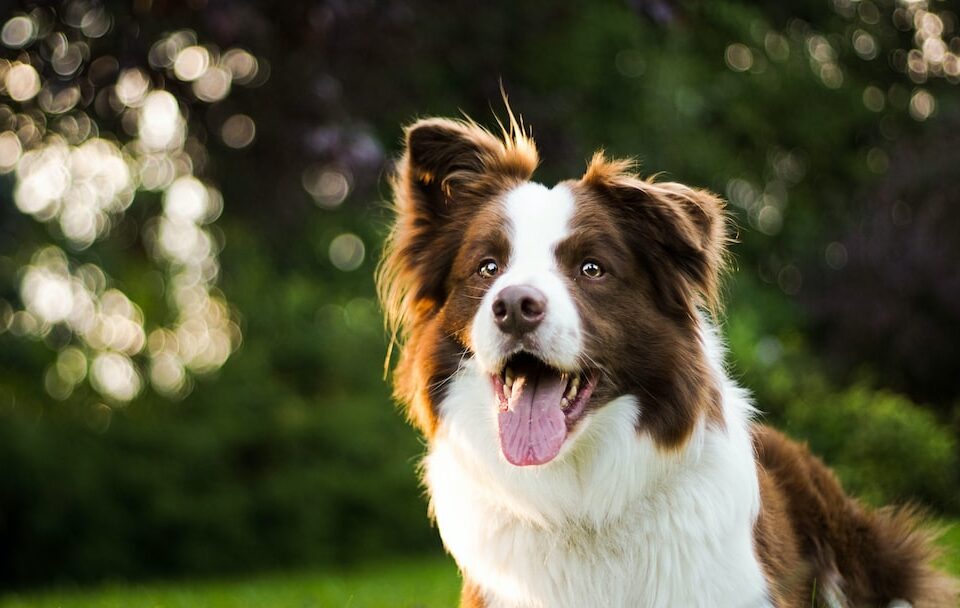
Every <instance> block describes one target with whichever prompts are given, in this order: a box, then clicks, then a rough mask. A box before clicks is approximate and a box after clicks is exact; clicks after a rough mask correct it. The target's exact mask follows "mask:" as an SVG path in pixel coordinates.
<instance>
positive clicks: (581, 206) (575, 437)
mask: <svg viewBox="0 0 960 608" xmlns="http://www.w3.org/2000/svg"><path fill="white" fill-rule="evenodd" d="M501 131H502V134H499V135H494V134H493V133H492V132H490V131H488V130H486V129H484V128H482V127H481V126H479V125H478V124H476V123H475V122H472V121H469V120H448V119H442V118H430V119H425V120H420V121H418V122H416V123H415V124H413V125H411V126H410V127H408V128H407V129H406V148H405V151H404V154H403V157H402V158H401V159H400V161H399V164H398V167H397V171H396V175H395V178H394V184H393V185H394V195H395V201H394V204H395V211H396V222H395V225H394V227H393V231H392V233H391V235H390V238H389V240H388V242H387V245H386V250H385V255H384V259H383V262H382V264H381V267H380V269H379V271H378V283H379V285H378V286H379V291H380V296H381V300H382V303H383V306H384V309H385V313H386V317H387V323H388V326H389V327H390V328H391V329H392V331H393V335H394V338H395V342H396V343H397V344H398V345H399V348H400V353H399V358H398V362H397V365H396V369H395V372H394V386H395V393H396V397H397V399H398V400H399V401H400V402H402V403H403V404H404V405H405V407H406V410H407V412H408V414H409V417H410V420H411V421H412V423H413V424H414V425H415V426H416V427H417V428H418V429H419V430H420V431H421V432H422V433H423V434H424V436H425V437H426V439H427V443H428V449H427V454H426V456H425V458H424V460H423V479H424V483H425V485H426V487H427V489H428V492H429V496H430V509H431V513H432V516H433V517H434V518H435V519H436V522H437V525H438V527H439V530H440V535H441V537H442V539H443V542H444V545H445V546H446V548H447V550H448V551H449V552H450V553H451V554H452V555H453V557H454V558H455V559H456V562H457V564H458V566H459V568H460V571H461V573H462V575H463V581H464V582H463V591H462V596H461V605H462V606H471V607H480V606H483V607H489V608H493V607H501V606H502V607H508V606H509V607H518V608H519V607H529V608H562V607H571V608H590V607H604V608H607V607H634V606H639V607H661V606H662V607H667V608H690V607H697V606H704V607H709V608H717V607H728V606H729V607H739V606H743V607H761V606H763V607H777V608H785V607H796V608H810V607H811V606H820V605H823V606H829V607H860V606H864V607H866V606H870V607H874V606H891V607H894V606H900V607H904V606H914V607H915V608H922V607H928V606H931V607H932V606H944V607H947V606H950V607H953V606H956V605H957V604H956V595H955V583H954V581H953V579H951V578H950V577H949V576H947V575H945V574H943V573H941V572H938V571H937V570H936V569H935V568H934V566H933V565H932V560H933V559H934V558H935V554H936V551H935V549H934V546H933V543H932V539H931V535H930V534H929V533H928V532H925V531H924V530H923V528H922V524H921V522H920V520H919V518H918V517H917V516H916V515H915V514H914V513H913V512H912V511H911V510H909V509H899V510H897V509H884V510H878V511H872V510H869V509H867V508H865V507H863V506H862V505H861V504H860V503H858V502H857V501H856V500H854V499H852V498H850V497H848V496H847V495H846V494H844V492H843V490H842V489H841V487H840V484H839V483H838V481H837V479H836V478H835V477H834V476H833V474H832V473H831V472H830V471H829V470H828V469H827V468H826V467H825V466H824V465H823V463H821V462H820V461H819V460H818V459H817V458H815V457H814V456H812V455H811V454H810V453H809V452H808V451H807V449H806V448H805V447H803V446H801V445H798V444H796V443H794V442H792V441H790V440H789V439H787V438H786V437H784V436H783V435H781V434H780V433H778V432H777V431H775V430H773V429H771V428H768V427H765V426H763V425H760V424H758V423H755V422H753V420H752V417H753V413H754V410H753V407H752V405H751V402H750V397H749V395H748V394H747V393H746V392H745V391H744V390H743V389H742V388H740V387H739V386H737V385H736V383H735V382H734V381H733V380H732V379H731V378H730V376H729V374H728V373H727V371H726V369H725V367H724V362H723V358H724V349H723V346H722V344H721V341H720V339H719V338H718V336H717V332H716V330H715V328H714V326H713V324H712V323H711V320H712V319H713V318H714V316H713V315H712V314H710V311H715V310H716V308H717V306H718V303H717V299H718V282H719V277H720V274H721V272H722V270H723V266H724V256H725V246H726V242H727V240H728V233H727V221H726V218H725V215H724V212H723V204H722V202H721V201H720V200H719V199H718V198H717V197H716V196H714V195H712V194H710V193H708V192H705V191H703V190H698V189H693V188H688V187H686V186H683V185H680V184H676V183H661V182H657V181H655V180H652V179H642V178H641V177H639V176H638V175H636V174H635V173H634V172H633V169H632V166H631V164H630V163H629V162H625V161H619V160H609V159H607V158H606V157H605V156H604V155H603V154H602V153H598V154H596V155H595V156H594V157H593V159H592V160H591V161H590V162H589V165H588V167H587V170H586V173H585V174H584V175H583V177H581V178H580V179H574V180H568V181H564V182H561V183H559V184H557V185H555V186H554V187H552V188H548V187H545V186H543V185H540V184H538V183H536V182H533V181H530V179H531V176H532V174H533V171H534V169H535V167H536V166H537V164H538V163H539V159H538V155H537V151H536V148H535V146H534V143H533V141H532V139H531V138H530V137H529V135H528V134H527V133H526V132H525V131H524V129H523V128H522V126H520V125H519V124H518V122H517V120H516V119H515V118H514V116H513V114H512V113H511V114H510V120H509V124H508V125H507V126H506V127H504V126H503V125H501ZM388 359H389V357H388Z"/></svg>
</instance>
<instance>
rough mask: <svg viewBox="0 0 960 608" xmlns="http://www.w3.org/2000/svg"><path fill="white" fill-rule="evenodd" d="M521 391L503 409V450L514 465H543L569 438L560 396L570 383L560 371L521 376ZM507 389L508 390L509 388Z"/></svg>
mask: <svg viewBox="0 0 960 608" xmlns="http://www.w3.org/2000/svg"><path fill="white" fill-rule="evenodd" d="M516 382H520V383H521V385H520V386H521V389H520V394H519V395H518V396H516V397H514V398H512V399H511V400H510V403H509V408H508V409H507V410H506V411H503V410H502V409H501V411H500V413H499V416H498V422H499V423H500V449H501V450H503V455H504V456H505V457H506V458H507V461H509V462H510V463H511V464H515V465H517V466H527V465H533V464H543V463H545V462H550V461H551V460H553V459H554V458H556V456H557V454H558V453H559V452H560V448H561V446H563V440H564V439H566V437H567V423H566V417H565V416H564V414H563V410H562V409H560V399H561V398H562V397H563V391H564V389H565V388H566V383H565V382H564V381H563V380H562V379H561V378H560V374H555V373H550V372H544V373H532V374H530V375H528V376H526V377H518V378H517V379H516ZM505 390H507V389H505Z"/></svg>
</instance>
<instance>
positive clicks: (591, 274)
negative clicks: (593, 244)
mask: <svg viewBox="0 0 960 608" xmlns="http://www.w3.org/2000/svg"><path fill="white" fill-rule="evenodd" d="M580 274H582V275H583V276H585V277H587V278H590V279H599V278H600V277H602V276H603V268H601V267H600V264H597V263H596V262H594V261H593V260H587V261H586V262H584V263H583V265H582V266H580Z"/></svg>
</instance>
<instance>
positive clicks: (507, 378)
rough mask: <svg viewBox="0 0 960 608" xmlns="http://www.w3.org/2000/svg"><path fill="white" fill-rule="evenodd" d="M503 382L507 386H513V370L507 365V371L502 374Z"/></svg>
mask: <svg viewBox="0 0 960 608" xmlns="http://www.w3.org/2000/svg"><path fill="white" fill-rule="evenodd" d="M503 384H504V385H505V386H506V387H507V388H510V387H511V386H513V371H512V370H511V369H510V368H509V367H508V368H507V372H506V374H505V375H504V381H503Z"/></svg>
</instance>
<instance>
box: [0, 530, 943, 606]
mask: <svg viewBox="0 0 960 608" xmlns="http://www.w3.org/2000/svg"><path fill="white" fill-rule="evenodd" d="M943 546H944V548H945V549H946V552H945V555H944V559H943V566H944V567H945V568H947V569H949V570H950V571H951V572H953V573H954V574H956V575H957V576H960V522H957V523H955V524H953V527H952V528H951V529H950V530H949V531H948V532H947V534H946V535H945V536H944V538H943ZM459 590H460V579H459V576H458V575H457V570H456V567H455V566H454V565H453V561H452V560H449V559H443V558H440V557H435V558H425V559H424V558H421V559H417V560H409V561H397V562H394V563H391V564H389V565H385V566H382V567H375V566H372V565H371V566H367V567H364V568H360V569H356V570H350V571H347V572H312V573H310V572H307V573H290V574H278V575H277V574H275V575H257V576H253V577H250V578H247V579H243V580H223V581H212V582H201V581H188V582H185V583H176V582H171V583H150V584H113V585H106V586H103V587H98V588H93V589H57V590H51V591H40V592H35V593H28V594H23V595H9V596H6V597H2V598H0V608H27V607H29V608H140V607H143V608H194V607H204V608H207V607H209V608H234V607H236V608H240V607H244V608H247V607H259V606H264V607H269V608H328V607H329V608H335V607H340V606H344V607H349V608H379V607H383V608H388V607H389V608H449V607H450V606H455V605H456V602H457V597H458V594H459Z"/></svg>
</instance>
